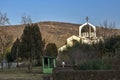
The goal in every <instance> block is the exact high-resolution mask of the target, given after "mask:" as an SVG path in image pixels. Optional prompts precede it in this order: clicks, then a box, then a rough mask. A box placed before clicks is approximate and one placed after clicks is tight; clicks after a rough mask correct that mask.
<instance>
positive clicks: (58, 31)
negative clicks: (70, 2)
mask: <svg viewBox="0 0 120 80" xmlns="http://www.w3.org/2000/svg"><path fill="white" fill-rule="evenodd" d="M38 25H39V28H40V31H41V33H42V37H43V39H45V40H46V43H50V42H53V43H56V45H57V47H60V46H62V45H63V44H65V43H66V39H67V38H68V37H70V36H71V35H76V36H77V35H78V30H79V26H80V25H81V24H72V23H64V22H39V23H38ZM24 27H25V25H12V26H2V27H0V34H4V33H7V34H9V35H11V36H13V40H14V41H15V40H16V38H17V37H18V38H20V37H21V35H22V33H23V30H24ZM111 35H120V30H119V29H109V28H103V27H97V36H103V37H107V36H111Z"/></svg>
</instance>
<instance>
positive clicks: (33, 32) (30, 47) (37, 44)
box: [21, 24, 45, 71]
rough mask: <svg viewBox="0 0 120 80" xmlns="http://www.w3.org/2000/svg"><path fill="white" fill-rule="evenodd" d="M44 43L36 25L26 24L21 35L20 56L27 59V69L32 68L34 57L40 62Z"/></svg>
mask: <svg viewBox="0 0 120 80" xmlns="http://www.w3.org/2000/svg"><path fill="white" fill-rule="evenodd" d="M44 44H45V43H44V42H43V41H42V36H41V32H40V30H39V27H38V25H37V24H28V25H26V26H25V29H24V31H23V34H22V37H21V55H24V56H21V57H22V58H23V59H27V60H29V65H28V69H29V71H31V70H32V62H33V59H36V60H37V62H38V63H40V59H41V56H42V55H43V49H44Z"/></svg>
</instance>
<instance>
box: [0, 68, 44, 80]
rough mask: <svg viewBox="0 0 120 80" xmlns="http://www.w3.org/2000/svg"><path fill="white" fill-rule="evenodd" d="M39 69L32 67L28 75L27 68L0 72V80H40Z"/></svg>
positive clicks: (41, 75)
mask: <svg viewBox="0 0 120 80" xmlns="http://www.w3.org/2000/svg"><path fill="white" fill-rule="evenodd" d="M42 77H43V74H41V67H34V68H33V72H31V73H28V70H27V68H13V69H4V71H2V70H0V80H42Z"/></svg>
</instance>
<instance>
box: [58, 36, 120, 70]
mask: <svg viewBox="0 0 120 80" xmlns="http://www.w3.org/2000/svg"><path fill="white" fill-rule="evenodd" d="M119 57H120V36H111V37H108V38H106V39H105V40H104V41H100V42H99V43H97V44H91V45H89V44H84V43H81V42H80V43H79V42H76V43H75V44H74V46H73V47H69V46H68V47H67V49H66V50H64V51H63V52H60V54H59V56H58V60H59V61H58V62H59V63H61V62H62V61H65V62H66V64H69V65H72V66H73V65H78V66H79V67H81V68H85V67H86V68H85V69H87V68H88V69H93V68H94V67H95V68H96V69H104V68H106V67H107V66H108V65H109V64H110V63H111V62H112V61H113V60H115V59H117V61H120V59H119ZM111 59H113V60H112V61H111ZM103 62H104V63H103ZM99 63H100V64H99ZM106 63H107V64H108V65H106ZM117 65H120V63H119V64H117ZM103 66H104V68H103ZM105 66H106V67H105ZM101 67H102V68H101ZM81 68H80V69H81ZM108 68H109V66H108Z"/></svg>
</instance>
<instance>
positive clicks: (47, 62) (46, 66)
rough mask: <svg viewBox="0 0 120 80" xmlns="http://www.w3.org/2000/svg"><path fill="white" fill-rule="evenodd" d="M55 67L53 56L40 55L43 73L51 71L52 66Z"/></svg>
mask: <svg viewBox="0 0 120 80" xmlns="http://www.w3.org/2000/svg"><path fill="white" fill-rule="evenodd" d="M55 67H56V59H55V58H54V57H49V56H43V57H42V71H43V73H52V71H53V68H55Z"/></svg>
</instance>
